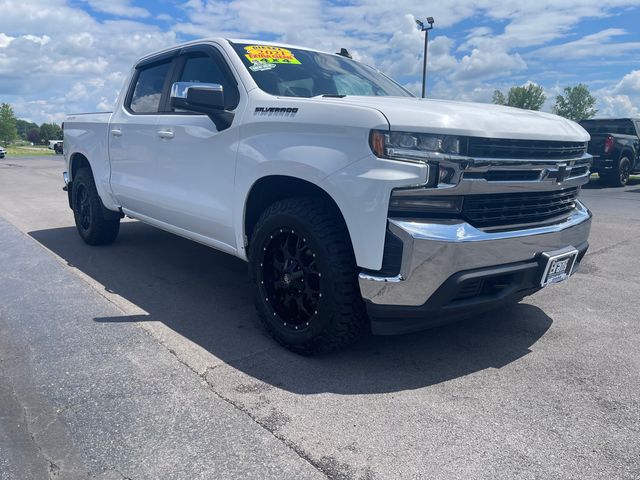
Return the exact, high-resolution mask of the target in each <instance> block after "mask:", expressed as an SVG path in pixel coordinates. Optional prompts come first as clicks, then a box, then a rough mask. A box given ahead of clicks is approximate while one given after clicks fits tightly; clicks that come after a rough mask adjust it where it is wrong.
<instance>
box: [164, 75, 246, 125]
mask: <svg viewBox="0 0 640 480" xmlns="http://www.w3.org/2000/svg"><path fill="white" fill-rule="evenodd" d="M170 103H171V106H172V107H173V108H178V109H181V110H188V111H190V112H196V113H204V114H206V115H208V116H209V118H211V120H212V121H213V123H215V124H216V127H217V128H218V130H225V129H227V128H229V126H230V125H231V122H232V121H233V112H229V111H227V110H225V108H224V89H223V88H222V85H220V84H217V83H198V82H176V83H174V84H173V85H172V86H171V100H170Z"/></svg>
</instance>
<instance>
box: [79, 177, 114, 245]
mask: <svg viewBox="0 0 640 480" xmlns="http://www.w3.org/2000/svg"><path fill="white" fill-rule="evenodd" d="M71 199H72V206H73V217H74V219H75V222H76V228H77V229H78V233H79V234H80V236H81V237H82V239H83V240H84V241H85V242H86V243H88V244H89V245H108V244H110V243H113V241H114V240H115V239H116V237H117V236H118V232H119V231H120V215H119V214H118V213H117V212H111V211H109V210H106V209H105V207H104V205H103V204H102V200H100V196H99V195H98V190H97V189H96V184H95V182H94V181H93V175H92V173H91V170H90V169H89V168H87V167H83V168H81V169H80V170H78V172H77V173H76V174H75V175H74V178H73V183H72V195H71Z"/></svg>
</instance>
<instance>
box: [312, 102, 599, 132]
mask: <svg viewBox="0 0 640 480" xmlns="http://www.w3.org/2000/svg"><path fill="white" fill-rule="evenodd" d="M324 100H327V99H326V98H325V99H324ZM336 101H337V102H344V103H349V104H352V105H359V106H367V107H371V108H375V109H377V110H379V111H380V112H382V114H383V115H384V116H385V117H387V120H388V121H389V125H390V127H391V130H399V131H409V132H429V133H444V134H449V135H466V136H472V137H487V138H512V139H519V140H559V141H570V142H587V141H588V140H589V134H588V133H587V132H586V130H584V129H583V128H582V127H581V126H580V125H578V124H577V123H575V122H572V121H571V120H567V119H566V118H562V117H559V116H557V115H552V114H550V113H542V112H534V111H532V110H522V109H520V108H512V107H504V106H502V105H493V104H484V103H467V102H454V101H448V100H431V99H425V98H415V97H358V96H348V97H344V98H341V99H336Z"/></svg>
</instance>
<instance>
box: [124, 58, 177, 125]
mask: <svg viewBox="0 0 640 480" xmlns="http://www.w3.org/2000/svg"><path fill="white" fill-rule="evenodd" d="M170 66H171V61H167V62H164V63H159V64H156V65H153V66H151V67H147V68H145V69H143V70H141V71H140V73H139V74H138V79H137V81H136V87H135V89H134V91H133V95H132V97H131V104H130V105H129V108H131V110H132V111H134V112H135V113H155V112H157V111H158V107H159V106H160V98H161V97H162V87H163V86H164V82H165V79H166V77H167V74H168V73H169V68H170Z"/></svg>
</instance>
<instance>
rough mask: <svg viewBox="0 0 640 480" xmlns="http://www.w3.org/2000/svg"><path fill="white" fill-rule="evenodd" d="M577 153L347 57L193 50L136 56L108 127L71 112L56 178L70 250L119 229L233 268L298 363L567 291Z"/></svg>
mask: <svg viewBox="0 0 640 480" xmlns="http://www.w3.org/2000/svg"><path fill="white" fill-rule="evenodd" d="M588 140H589V135H588V134H587V132H586V131H585V130H584V129H583V128H582V127H580V125H578V124H577V123H574V122H572V121H570V120H567V119H565V118H562V117H558V116H555V115H551V114H547V113H541V112H532V111H525V110H520V109H517V108H509V107H503V106H499V105H481V104H477V103H475V104H474V103H461V102H451V101H444V100H427V99H421V98H416V97H415V96H414V95H412V94H411V93H410V92H408V91H407V90H405V89H404V88H403V87H402V86H400V85H399V84H397V83H395V82H394V81H392V80H391V79H390V78H389V77H387V76H385V75H384V74H382V73H381V72H379V71H378V70H376V69H374V68H371V67H369V66H367V65H364V64H362V63H359V62H356V61H354V60H351V59H349V58H346V57H345V56H341V55H335V54H329V53H323V52H319V51H316V50H313V49H307V48H301V47H294V46H287V45H278V44H270V43H257V42H251V41H242V40H238V41H233V40H226V39H209V40H201V41H195V42H191V43H189V44H184V45H181V46H177V47H173V48H170V49H167V50H164V51H161V52H157V53H155V54H152V55H148V56H146V57H144V58H143V59H141V60H140V61H139V62H138V63H137V64H136V65H135V67H134V68H133V69H132V71H131V74H130V76H129V78H128V80H127V82H126V84H125V87H124V89H123V90H122V92H121V94H120V96H119V98H118V101H117V104H116V108H115V110H114V111H113V112H112V113H111V112H108V113H92V114H75V115H74V114H72V115H69V116H68V117H67V119H66V120H65V122H64V142H65V158H66V162H67V171H66V172H64V180H65V183H66V186H65V189H66V190H67V191H68V195H69V206H70V207H71V208H72V210H73V215H74V218H75V222H76V227H77V230H78V233H79V234H80V236H81V237H82V239H83V240H84V241H85V242H86V243H88V244H90V245H99V244H108V243H111V242H113V241H114V240H115V239H116V236H117V235H118V231H119V228H120V219H121V218H122V217H123V216H124V215H127V216H129V217H133V218H136V219H139V220H141V221H143V222H146V223H149V224H150V225H154V226H156V227H159V228H162V229H164V230H167V231H169V232H172V233H175V234H178V235H182V236H184V237H186V238H190V239H192V240H195V241H197V242H200V243H203V244H205V245H209V246H211V247H213V248H216V249H218V250H221V251H223V252H227V253H229V254H232V255H235V256H237V257H240V258H241V259H243V260H246V261H248V262H249V276H250V278H251V284H252V289H253V293H254V298H255V304H256V307H257V310H258V313H259V315H260V317H261V318H262V321H263V323H264V325H265V326H266V328H267V330H268V331H269V333H270V334H271V335H272V336H273V337H274V338H275V339H276V340H277V341H278V342H279V343H281V344H282V345H284V346H286V347H287V348H290V349H291V350H294V351H296V352H301V353H315V352H322V351H328V350H333V349H337V348H339V347H342V346H344V345H346V344H348V343H350V342H352V341H354V340H355V339H356V338H358V337H359V336H360V335H361V334H363V333H365V332H367V331H369V330H371V331H373V332H374V333H378V334H387V335H388V334H396V333H403V332H410V331H414V330H419V329H422V328H427V327H431V326H434V325H439V324H442V323H445V322H449V321H452V320H454V319H459V318H461V317H462V316H464V315H469V314H471V315H475V314H477V313H478V312H481V311H483V310H485V309H487V308H490V307H497V306H500V305H504V304H508V303H511V302H516V301H518V300H520V299H522V298H523V297H525V296H527V295H530V294H532V293H535V292H536V291H538V290H540V289H541V288H543V287H545V286H547V285H551V284H554V283H557V282H560V281H563V280H566V279H567V278H569V277H570V276H571V275H572V274H573V273H574V272H575V271H576V269H577V267H578V265H579V263H580V261H581V260H582V258H583V256H584V254H585V252H586V251H587V248H588V236H589V230H590V226H591V213H590V212H589V210H588V209H587V208H586V207H585V206H584V205H582V203H581V202H580V201H579V200H578V194H579V193H580V187H581V186H582V185H583V184H584V183H586V182H587V181H588V178H589V165H590V163H591V156H590V155H588V154H587V152H586V149H587V141H588ZM117 254H118V253H117V251H113V255H117ZM567 293H568V294H569V291H567Z"/></svg>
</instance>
